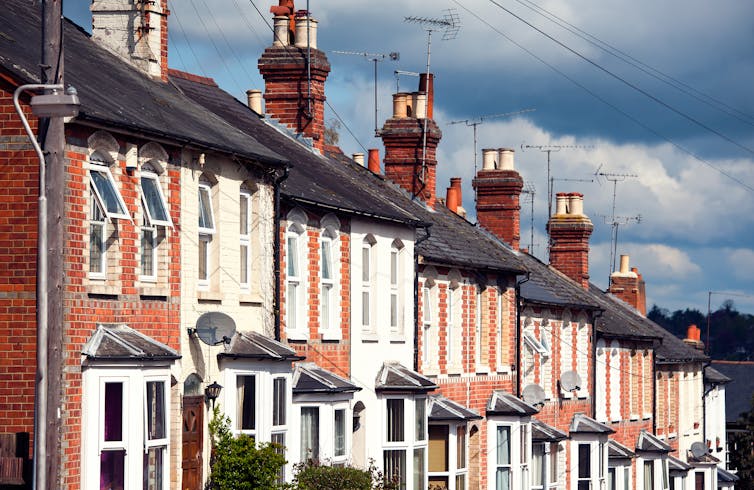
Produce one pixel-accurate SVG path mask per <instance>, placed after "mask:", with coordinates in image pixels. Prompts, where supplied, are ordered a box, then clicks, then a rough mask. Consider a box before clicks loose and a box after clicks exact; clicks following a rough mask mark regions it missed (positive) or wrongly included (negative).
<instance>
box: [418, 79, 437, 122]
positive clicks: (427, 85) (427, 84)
mask: <svg viewBox="0 0 754 490" xmlns="http://www.w3.org/2000/svg"><path fill="white" fill-rule="evenodd" d="M434 79H435V76H434V75H433V74H432V73H429V74H428V73H421V74H419V91H420V92H424V93H426V94H427V112H426V114H427V115H426V116H425V117H427V118H428V119H433V117H434V105H435V104H434V98H435V88H434Z"/></svg>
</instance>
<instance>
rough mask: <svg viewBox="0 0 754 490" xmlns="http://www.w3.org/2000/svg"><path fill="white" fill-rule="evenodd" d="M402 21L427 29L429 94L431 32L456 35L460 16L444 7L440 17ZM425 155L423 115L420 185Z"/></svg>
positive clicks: (446, 38) (448, 36)
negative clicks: (437, 31)
mask: <svg viewBox="0 0 754 490" xmlns="http://www.w3.org/2000/svg"><path fill="white" fill-rule="evenodd" d="M403 20H404V22H408V23H411V24H419V25H421V26H422V27H423V28H424V30H425V31H427V77H426V80H425V82H424V83H425V86H424V93H425V94H427V96H429V76H430V71H429V67H430V59H431V53H432V32H434V31H436V30H440V29H442V30H443V34H442V40H443V41H450V40H452V39H455V38H456V37H457V36H458V31H460V30H461V18H460V17H459V16H458V11H456V9H446V10H445V15H443V17H442V19H438V18H429V17H416V16H411V17H404V18H403ZM426 155H427V118H426V117H425V119H424V121H423V125H422V168H421V175H420V176H419V181H420V182H421V185H422V186H424V185H425V180H426V175H425V174H426V171H427V167H426V162H425V159H426Z"/></svg>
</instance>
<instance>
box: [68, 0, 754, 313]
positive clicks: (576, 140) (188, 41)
mask: <svg viewBox="0 0 754 490" xmlns="http://www.w3.org/2000/svg"><path fill="white" fill-rule="evenodd" d="M169 2H170V3H169V7H170V10H171V15H170V17H169V22H170V25H169V35H170V42H169V64H170V66H171V67H172V68H177V69H180V70H185V71H190V72H193V73H197V74H200V75H204V76H209V77H212V78H214V79H215V80H216V81H217V83H218V84H219V85H220V86H221V87H222V88H224V89H225V90H227V91H228V92H230V93H232V94H233V95H235V96H236V97H237V98H239V99H240V100H244V98H245V96H244V93H245V91H246V90H247V89H250V88H260V89H263V88H264V83H263V80H262V79H261V77H260V76H259V72H258V69H257V60H258V58H259V56H260V55H261V53H262V51H263V50H264V48H265V47H267V46H269V45H270V44H271V43H272V39H273V37H272V33H271V31H270V27H269V25H268V23H269V22H271V19H272V15H271V14H269V8H270V6H271V5H272V4H273V3H274V4H277V2H276V1H275V2H272V1H271V0H253V1H252V0H208V1H206V2H201V1H199V0H169ZM296 8H297V9H305V8H306V2H303V1H301V0H299V1H298V2H297V4H296ZM88 9H89V2H88V1H86V0H68V1H67V2H66V3H65V4H64V13H65V15H66V16H67V17H69V18H70V19H72V20H73V21H75V22H76V23H77V24H79V25H81V26H83V27H84V28H85V29H86V30H91V19H90V13H89V10H88ZM257 9H258V10H257ZM448 9H454V10H448ZM309 10H310V11H311V12H312V15H313V17H314V18H315V19H317V20H318V21H319V36H318V44H319V48H320V49H321V50H323V51H325V53H326V54H327V56H328V59H329V60H330V63H331V66H332V71H331V73H330V75H329V78H328V80H327V85H326V95H327V98H328V102H329V104H330V106H331V107H328V108H327V109H326V115H325V117H326V119H327V121H328V122H329V121H331V120H334V119H336V118H338V117H339V118H340V119H341V121H342V126H341V128H340V146H341V148H342V149H343V150H344V151H345V152H346V154H351V153H353V152H364V151H365V149H367V148H380V151H381V154H384V151H383V147H382V144H381V141H380V140H379V139H377V138H375V137H374V114H375V107H374V87H375V80H374V63H373V61H371V60H372V59H373V58H375V57H376V56H375V55H387V54H389V53H392V52H398V53H399V54H400V57H399V60H397V61H392V60H390V59H389V58H387V57H386V58H385V59H381V61H379V62H378V63H377V68H378V77H377V92H378V104H377V105H378V108H377V111H378V121H379V123H378V125H379V126H381V125H382V123H383V122H384V121H385V119H386V118H387V117H389V116H390V115H391V114H390V113H391V111H392V105H391V104H392V102H391V101H392V98H391V94H393V93H395V92H396V91H397V90H398V88H400V90H401V91H414V90H417V89H418V81H417V80H418V79H417V78H415V77H413V76H410V75H399V77H398V78H396V75H395V73H394V72H395V71H396V70H402V71H409V72H423V71H426V69H427V48H428V40H429V37H430V36H429V33H428V31H427V29H426V28H427V26H428V24H426V23H416V22H407V21H406V20H405V19H406V17H421V18H427V19H440V20H443V19H448V18H450V17H449V16H451V15H453V16H457V18H458V19H459V25H460V30H458V33H457V35H456V36H455V37H454V38H453V39H447V40H443V39H442V38H443V34H444V30H443V29H442V28H438V29H437V30H435V31H432V33H431V56H430V70H431V71H432V72H433V73H434V74H435V114H434V116H435V120H436V121H437V123H438V124H439V126H440V128H441V130H442V132H443V138H442V140H441V141H440V144H439V147H438V170H437V171H438V179H437V181H438V189H437V190H438V194H439V195H440V196H444V194H445V189H446V187H447V186H448V185H449V184H448V182H449V178H450V177H454V176H458V177H462V179H463V200H464V207H465V208H466V209H467V210H468V211H469V216H470V219H471V220H474V216H475V213H474V193H473V189H472V188H471V180H472V178H473V175H474V173H475V169H474V167H475V159H474V153H475V152H474V128H476V137H477V146H476V149H477V161H478V165H481V149H482V148H498V147H507V148H512V149H514V150H515V151H516V154H515V161H516V163H515V164H516V168H517V170H518V171H519V172H520V173H521V175H522V177H523V178H524V180H525V182H526V184H527V188H528V189H532V190H533V191H534V194H533V196H534V201H533V213H532V203H531V201H530V200H529V201H527V200H526V199H527V198H528V197H529V196H530V195H525V196H523V197H524V199H522V201H524V202H522V210H521V213H522V215H521V236H522V239H521V242H522V246H526V247H530V249H531V250H532V252H533V253H534V255H536V256H538V257H539V258H541V259H546V250H545V246H546V243H547V240H546V235H545V230H544V225H545V223H546V220H547V187H548V186H547V182H548V179H547V166H548V165H547V161H548V153H547V152H544V151H542V150H543V149H546V148H550V149H551V150H552V151H551V152H550V153H549V157H550V168H551V174H550V175H551V177H552V179H553V180H552V182H553V186H554V191H555V192H581V193H583V194H584V196H585V197H584V201H585V202H584V209H585V213H586V214H587V215H589V216H590V218H591V220H592V222H593V223H594V232H593V234H592V238H591V252H590V274H591V279H592V281H593V282H595V283H596V284H597V285H599V286H601V287H603V288H605V287H606V286H607V284H608V277H609V273H610V271H611V264H610V249H611V230H612V227H611V225H610V224H609V222H610V221H612V216H613V215H615V216H616V217H617V219H615V220H614V221H617V222H619V225H618V245H617V252H618V254H628V255H630V257H631V258H630V261H631V266H632V267H637V268H638V270H639V272H640V273H641V274H642V275H643V277H644V279H645V281H646V283H647V297H648V299H647V303H648V306H649V307H651V305H653V304H657V305H658V306H660V307H662V308H666V309H669V310H671V311H672V310H675V309H683V308H697V309H699V310H701V311H703V312H706V310H707V302H708V300H709V299H711V307H712V310H713V311H714V310H715V309H716V308H718V307H720V305H721V304H722V303H723V302H724V301H726V300H732V301H733V303H734V305H735V307H736V308H737V309H738V310H739V311H742V312H747V313H754V96H753V94H752V90H751V87H752V80H754V28H752V23H751V19H752V18H754V3H752V2H741V1H724V2H710V1H709V0H664V1H662V2H657V1H655V0H635V1H633V2H625V1H624V0H603V1H601V2H594V1H589V0H536V3H534V2H532V1H530V0H433V1H427V0H424V1H420V0H380V1H379V2H376V1H367V0H351V1H350V2H344V1H343V0H319V1H318V0H311V1H310V2H309ZM260 12H261V14H260ZM336 51H347V52H351V53H356V54H342V53H337V52H336ZM378 57H379V56H378ZM747 87H748V88H747ZM524 111H525V112H524ZM516 112H518V114H513V115H504V116H501V115H500V114H509V113H516ZM336 113H337V115H336ZM474 123H478V124H476V125H475V126H474ZM599 173H602V174H606V175H599ZM614 192H615V200H614V201H613V194H614ZM613 203H614V208H615V212H614V213H613V211H612V210H613ZM532 216H533V222H534V227H533V229H534V239H533V243H532V241H531V238H530V237H531V227H530V224H531V222H532ZM710 292H712V294H711V295H710Z"/></svg>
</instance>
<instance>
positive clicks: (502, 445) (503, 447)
mask: <svg viewBox="0 0 754 490" xmlns="http://www.w3.org/2000/svg"><path fill="white" fill-rule="evenodd" d="M495 440H496V444H495V455H496V458H495V490H511V473H512V471H511V470H512V468H511V427H510V426H508V425H499V426H497V428H496V431H495Z"/></svg>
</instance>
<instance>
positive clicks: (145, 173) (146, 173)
mask: <svg viewBox="0 0 754 490" xmlns="http://www.w3.org/2000/svg"><path fill="white" fill-rule="evenodd" d="M140 177H141V178H140V180H139V190H140V192H141V202H142V204H143V207H144V212H145V213H146V216H147V220H148V221H149V223H150V224H151V225H152V226H165V227H168V228H172V227H173V219H172V218H171V217H170V208H169V207H168V201H167V199H165V194H164V193H163V192H162V185H161V184H160V176H159V175H157V174H156V173H155V172H152V171H150V170H142V171H141V174H140ZM144 179H147V180H151V181H153V182H154V186H155V188H157V196H158V199H159V201H160V205H161V206H162V208H163V209H164V210H165V217H166V218H167V219H164V220H161V219H157V218H155V217H154V216H152V211H151V210H150V209H149V202H148V201H147V196H146V193H145V192H144Z"/></svg>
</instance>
